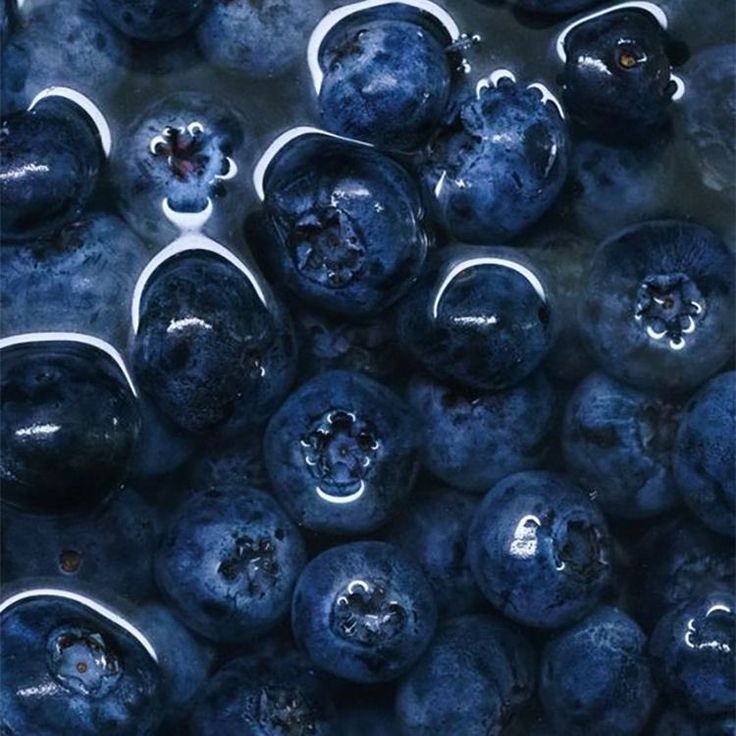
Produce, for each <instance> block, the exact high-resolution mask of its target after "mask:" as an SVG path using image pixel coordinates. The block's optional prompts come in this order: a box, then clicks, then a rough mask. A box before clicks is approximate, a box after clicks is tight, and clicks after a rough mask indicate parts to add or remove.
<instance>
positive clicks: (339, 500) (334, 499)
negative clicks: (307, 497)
mask: <svg viewBox="0 0 736 736" xmlns="http://www.w3.org/2000/svg"><path fill="white" fill-rule="evenodd" d="M314 490H315V491H316V492H317V495H318V496H319V497H320V498H321V499H322V500H323V501H327V502H328V503H336V504H345V503H353V501H357V500H358V499H359V498H360V497H361V496H362V495H363V494H364V493H365V481H362V480H361V481H360V486H359V488H358V490H357V491H355V493H351V494H350V495H349V496H335V495H333V494H332V493H327V491H325V490H323V489H322V488H320V486H315V488H314Z"/></svg>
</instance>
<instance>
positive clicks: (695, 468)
mask: <svg viewBox="0 0 736 736" xmlns="http://www.w3.org/2000/svg"><path fill="white" fill-rule="evenodd" d="M673 467H674V472H675V482H676V483H677V486H678V488H679V490H680V494H681V495H682V498H683V499H684V501H685V503H686V504H687V505H688V506H689V507H690V509H691V510H692V511H693V512H694V513H695V514H696V516H698V518H700V520H701V521H703V522H705V523H706V524H707V525H708V526H709V527H710V528H711V529H713V530H715V531H717V532H719V533H720V534H730V535H731V536H733V535H734V534H736V524H735V522H736V517H735V516H734V513H735V512H736V373H734V372H733V371H731V372H729V373H722V374H721V375H718V376H716V377H715V378H712V379H711V380H710V381H708V383H706V384H705V386H703V387H702V388H701V389H700V391H698V393H697V394H696V395H695V397H694V398H693V399H692V401H691V402H690V404H689V405H688V407H687V409H686V412H685V414H684V416H683V418H682V421H681V422H680V427H679V429H678V430H677V441H676V443H675V448H674V461H673Z"/></svg>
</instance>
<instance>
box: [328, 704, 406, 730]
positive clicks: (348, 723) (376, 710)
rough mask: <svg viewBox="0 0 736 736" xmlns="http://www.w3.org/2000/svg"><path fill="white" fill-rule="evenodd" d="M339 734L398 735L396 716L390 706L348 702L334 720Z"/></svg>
mask: <svg viewBox="0 0 736 736" xmlns="http://www.w3.org/2000/svg"><path fill="white" fill-rule="evenodd" d="M335 728H336V729H337V731H336V733H338V734H339V736H400V734H399V727H398V725H397V723H396V718H395V716H394V714H393V712H392V709H390V708H381V707H378V706H377V705H376V704H375V703H371V705H365V706H362V707H361V706H355V705H353V704H352V703H350V704H348V708H347V710H346V711H344V712H343V713H341V714H340V715H339V716H338V719H337V721H336V722H335Z"/></svg>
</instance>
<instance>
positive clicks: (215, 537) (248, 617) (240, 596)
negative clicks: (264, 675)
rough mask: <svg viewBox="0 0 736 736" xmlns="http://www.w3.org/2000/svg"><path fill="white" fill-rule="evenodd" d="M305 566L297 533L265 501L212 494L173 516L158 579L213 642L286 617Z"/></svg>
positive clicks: (249, 494)
mask: <svg viewBox="0 0 736 736" xmlns="http://www.w3.org/2000/svg"><path fill="white" fill-rule="evenodd" d="M305 561H306V557H305V552H304V545H303V543H302V539H301V536H300V535H299V532H298V530H297V529H296V528H295V527H294V525H293V524H292V523H291V522H290V521H289V519H288V518H287V517H286V514H284V512H283V511H282V510H281V508H280V506H279V505H278V504H277V503H276V502H275V501H274V500H273V499H272V498H271V497H270V496H268V495H266V494H265V493H263V492H261V491H256V490H251V489H245V490H243V491H241V492H240V493H237V494H236V493H228V494H223V493H217V492H214V491H210V492H206V493H200V494H197V495H195V496H194V497H192V498H190V499H189V500H188V501H186V502H185V503H184V504H183V505H182V506H181V507H180V508H179V510H178V511H177V512H176V513H175V515H174V518H173V519H172V521H171V524H170V526H169V529H168V531H167V532H166V534H165V536H164V540H163V543H162V545H161V548H160V549H159V551H158V554H157V555H156V578H157V580H158V583H159V586H160V587H161V589H162V590H163V591H164V592H165V593H166V595H167V596H168V598H169V600H170V601H171V603H172V604H173V606H174V607H175V610H176V611H177V613H178V614H179V616H180V617H181V619H182V620H183V621H184V623H186V624H187V626H189V627H190V628H192V629H193V630H194V631H196V632H198V633H199V634H202V635H203V636H206V637H208V638H210V639H212V640H214V641H223V642H232V641H243V640H246V639H247V638H248V637H253V636H256V635H258V634H261V633H263V632H264V631H267V630H268V629H269V628H271V627H273V626H274V625H275V624H276V623H277V622H278V621H279V619H280V618H282V617H283V616H284V615H285V614H286V612H287V611H288V608H289V601H290V600H291V592H292V590H293V587H294V583H295V582H296V578H297V576H298V575H299V572H300V571H301V569H302V567H303V566H304V563H305Z"/></svg>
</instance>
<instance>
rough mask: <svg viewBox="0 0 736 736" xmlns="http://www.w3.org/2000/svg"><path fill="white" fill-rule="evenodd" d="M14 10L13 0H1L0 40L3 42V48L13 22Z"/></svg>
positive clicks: (15, 9) (15, 10)
mask: <svg viewBox="0 0 736 736" xmlns="http://www.w3.org/2000/svg"><path fill="white" fill-rule="evenodd" d="M16 12H17V8H16V7H15V0H2V2H1V3H0V41H2V43H3V48H4V47H5V41H6V39H7V37H8V34H9V33H10V29H11V26H12V25H13V24H14V23H15V14H16Z"/></svg>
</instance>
